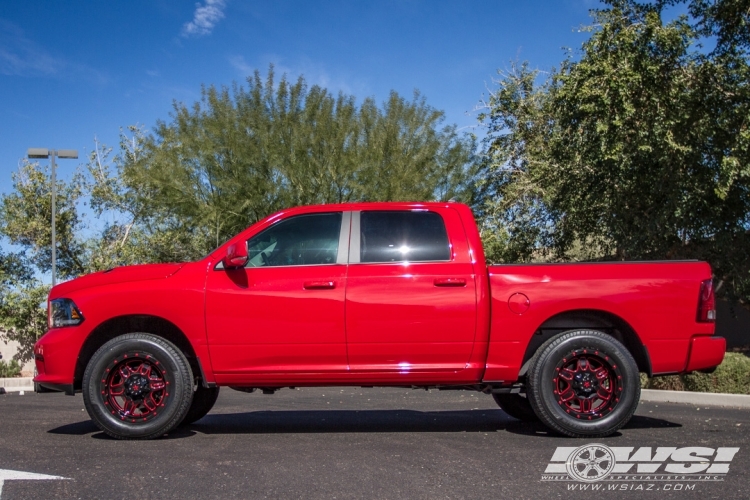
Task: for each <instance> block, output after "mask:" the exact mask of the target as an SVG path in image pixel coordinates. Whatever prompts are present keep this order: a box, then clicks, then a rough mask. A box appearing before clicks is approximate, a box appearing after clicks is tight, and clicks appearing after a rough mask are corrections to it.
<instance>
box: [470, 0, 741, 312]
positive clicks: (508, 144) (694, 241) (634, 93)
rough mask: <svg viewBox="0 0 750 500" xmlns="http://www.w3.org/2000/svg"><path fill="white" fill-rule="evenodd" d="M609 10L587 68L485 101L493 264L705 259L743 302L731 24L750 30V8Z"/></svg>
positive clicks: (529, 73) (585, 50)
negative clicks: (670, 13)
mask: <svg viewBox="0 0 750 500" xmlns="http://www.w3.org/2000/svg"><path fill="white" fill-rule="evenodd" d="M608 3H609V4H610V6H611V7H610V8H608V9H604V10H597V11H593V16H594V20H595V24H594V25H593V26H591V27H590V28H589V29H590V30H591V33H592V35H591V37H590V39H589V40H588V41H586V42H585V43H584V44H583V47H582V50H581V52H580V55H579V57H578V59H574V58H573V56H572V55H571V56H570V57H568V58H567V59H566V60H565V61H563V63H562V64H561V67H560V68H559V69H557V70H553V71H552V72H551V73H550V74H549V76H548V77H547V78H544V79H542V78H541V74H540V73H539V72H537V71H533V70H530V69H529V67H528V65H526V64H523V65H520V66H516V67H514V68H513V69H512V70H511V71H510V72H507V73H504V74H502V77H501V79H500V81H499V82H498V87H497V89H495V91H494V92H493V93H492V94H491V95H490V97H489V100H488V102H487V108H486V110H485V113H483V114H482V115H481V120H482V121H483V122H484V123H485V124H486V125H487V126H488V129H489V134H488V137H487V139H486V141H485V143H484V154H485V158H486V161H487V162H488V163H489V165H490V167H489V168H490V170H491V172H492V173H491V175H490V176H489V177H488V180H487V181H486V184H487V187H486V189H488V190H489V192H491V193H492V197H491V200H490V201H489V202H488V203H487V205H486V206H485V208H484V210H485V213H486V217H485V218H484V224H483V232H484V235H485V239H486V240H488V241H489V242H490V247H491V249H492V252H493V255H492V258H493V259H495V260H501V261H507V260H532V259H562V260H570V259H618V260H622V259H665V258H666V259H684V258H699V259H705V260H708V261H709V262H710V263H711V264H712V265H713V267H714V271H715V273H716V275H717V276H718V278H719V279H720V280H722V281H723V282H724V283H725V284H726V287H725V290H726V291H728V292H729V293H730V295H733V296H735V297H740V298H742V299H743V300H745V301H747V300H749V299H750V272H749V269H750V265H749V264H750V234H749V233H748V229H750V130H749V129H748V125H750V124H749V123H748V120H749V119H750V88H749V86H748V82H750V70H749V68H750V66H749V65H748V58H747V48H748V45H747V43H748V40H747V39H748V37H747V31H744V30H743V29H737V23H736V22H735V21H736V20H735V18H731V19H729V18H727V16H726V15H725V14H726V12H727V9H729V11H731V12H738V11H742V12H744V16H745V17H744V19H745V23H746V21H747V18H748V2H746V1H745V2H741V4H742V8H740V7H739V6H740V2H735V1H722V0H716V1H713V2H708V1H697V0H696V1H693V2H691V3H690V5H689V8H690V12H691V13H692V14H693V16H694V17H692V18H688V17H684V16H683V17H679V18H678V19H676V20H674V21H672V22H669V23H666V24H665V23H664V22H663V20H662V11H663V8H664V7H665V5H666V4H667V3H668V2H656V3H649V4H641V3H636V2H632V1H626V0H612V1H610V2H608ZM669 3H677V2H669ZM742 9H744V10H742ZM727 21H731V22H729V23H727ZM707 36H713V37H715V39H716V40H717V41H718V43H717V45H716V47H715V48H714V49H712V50H710V51H709V50H707V49H706V48H705V45H707V44H708V43H709V42H710V41H711V39H707V38H706V37H707Z"/></svg>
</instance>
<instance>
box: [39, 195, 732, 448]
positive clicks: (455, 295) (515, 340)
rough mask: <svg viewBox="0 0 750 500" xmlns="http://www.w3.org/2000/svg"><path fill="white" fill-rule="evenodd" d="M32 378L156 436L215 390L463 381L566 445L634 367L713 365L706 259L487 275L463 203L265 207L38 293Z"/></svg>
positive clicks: (102, 416) (513, 268)
mask: <svg viewBox="0 0 750 500" xmlns="http://www.w3.org/2000/svg"><path fill="white" fill-rule="evenodd" d="M48 311H49V331H48V332H47V333H46V334H45V335H44V336H43V337H42V338H41V339H40V340H39V341H38V342H37V344H36V346H35V348H34V357H35V360H36V367H37V370H38V375H37V377H36V378H35V381H36V382H37V383H38V384H39V385H40V386H42V387H45V388H48V389H54V390H62V391H65V392H66V393H68V394H75V392H77V391H81V392H83V398H84V403H85V406H86V409H87V410H88V413H89V415H90V416H91V418H92V419H93V421H94V422H95V423H96V425H98V426H99V427H100V428H101V429H102V430H103V431H104V432H106V433H107V434H109V435H111V436H113V437H116V438H123V439H138V438H154V437H158V436H161V435H163V434H164V433H166V432H168V431H170V430H171V429H173V428H174V427H176V426H178V425H180V424H187V423H191V422H194V421H196V420H198V419H199V418H201V417H203V416H204V415H205V414H206V413H208V411H210V409H211V407H212V406H213V404H214V402H215V401H216V398H217V396H218V393H219V388H220V387H221V386H229V387H232V388H234V389H238V390H242V391H248V392H251V391H253V390H255V389H260V390H262V391H263V392H264V393H273V392H274V391H276V390H277V389H280V388H282V387H300V386H334V385H356V386H400V387H420V388H437V389H468V390H476V391H481V392H484V393H487V394H490V395H492V396H493V397H494V398H495V400H496V401H497V403H498V404H499V405H500V407H501V408H502V409H503V410H505V411H506V413H508V414H510V415H511V416H513V417H516V418H520V419H527V420H531V419H539V420H541V421H542V422H543V423H544V424H546V425H547V426H548V427H550V428H551V429H552V430H554V431H556V432H558V433H561V434H564V435H568V436H575V437H584V436H585V437H601V436H605V435H608V434H611V433H613V432H615V431H616V430H617V429H619V428H620V427H622V426H623V425H625V424H626V423H627V422H628V420H629V419H630V417H631V416H632V415H633V412H634V411H635V409H636V407H637V405H638V400H639V398H640V383H639V372H645V373H647V374H649V375H662V374H669V373H685V372H690V371H693V370H707V369H711V368H713V367H715V366H716V365H718V364H719V363H721V361H722V359H723V357H724V351H725V347H726V345H725V341H724V339H723V338H721V337H716V336H714V318H715V311H714V293H713V286H712V281H711V269H710V267H709V265H708V264H706V263H705V262H697V261H691V262H631V263H621V262H616V263H582V264H528V265H515V264H513V265H493V266H487V265H486V262H485V257H484V252H483V250H482V245H481V241H480V237H479V232H478V230H477V226H476V224H475V222H474V218H473V216H472V213H471V210H470V209H469V208H468V207H467V206H465V205H461V204H458V203H355V204H339V205H320V206H307V207H298V208H292V209H289V210H284V211H281V212H279V213H276V214H274V215H271V216H269V217H267V218H265V219H263V220H262V221H260V222H258V223H257V224H254V225H253V226H251V227H250V228H248V229H246V230H245V231H243V232H242V233H240V234H238V235H237V236H235V237H234V238H232V239H231V240H229V241H228V242H227V243H225V244H224V245H222V246H221V247H219V248H218V249H217V250H215V251H214V252H212V253H211V254H210V255H208V256H207V257H205V258H204V259H202V260H199V261H197V262H190V263H182V264H150V265H140V266H128V267H119V268H115V269H111V270H108V271H103V272H98V273H94V274H90V275H87V276H83V277H81V278H78V279H74V280H72V281H68V282H66V283H62V284H60V285H58V286H56V287H54V288H53V289H52V291H51V292H50V295H49V304H48Z"/></svg>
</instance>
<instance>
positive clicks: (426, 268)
mask: <svg viewBox="0 0 750 500" xmlns="http://www.w3.org/2000/svg"><path fill="white" fill-rule="evenodd" d="M476 300H477V298H476V287H475V280H474V275H473V266H472V264H471V260H470V257H469V251H468V245H467V243H466V236H465V233H464V230H463V226H462V225H461V220H460V218H459V215H458V214H457V212H456V211H454V210H453V209H451V208H448V207H445V208H430V210H423V209H418V210H414V209H407V210H393V209H389V210H364V211H361V212H360V211H355V212H353V213H352V233H351V242H350V251H349V271H348V277H347V289H346V301H345V303H346V305H345V308H346V336H347V350H348V359H349V365H350V368H351V370H352V372H353V375H355V376H356V373H357V372H360V373H362V372H380V373H381V374H382V373H383V372H391V373H393V374H394V375H396V376H397V377H398V379H400V380H403V379H404V377H405V376H406V377H407V378H408V376H409V374H413V376H414V377H415V378H418V379H421V380H424V377H425V375H426V374H427V372H436V373H441V372H445V371H458V370H462V369H464V368H465V367H466V363H467V361H468V360H469V357H470V355H471V351H472V347H473V341H474V334H475V329H476Z"/></svg>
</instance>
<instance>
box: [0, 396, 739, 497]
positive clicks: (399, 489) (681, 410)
mask: <svg viewBox="0 0 750 500" xmlns="http://www.w3.org/2000/svg"><path fill="white" fill-rule="evenodd" d="M748 428H750V410H737V409H727V408H716V407H714V408H711V407H709V408H706V407H696V406H692V405H685V404H669V403H641V405H640V407H639V410H638V412H637V413H636V416H635V417H634V418H633V419H632V421H631V423H630V424H629V425H628V426H627V427H626V428H625V429H623V430H622V431H621V432H620V433H618V434H617V435H615V436H612V437H609V438H606V439H600V440H597V441H598V442H601V443H603V444H605V445H607V446H609V447H634V448H635V449H637V448H639V447H646V446H648V447H654V448H656V447H660V446H661V447H667V446H670V447H685V446H701V447H710V448H718V447H739V448H740V451H739V452H738V453H737V454H736V455H735V457H734V459H733V460H732V462H731V464H730V467H729V473H728V474H727V475H726V477H725V478H724V479H723V480H720V481H711V482H705V481H704V482H697V483H696V481H687V480H677V481H674V480H673V481H671V482H670V481H667V482H665V481H654V482H652V483H651V484H652V486H651V488H650V489H649V488H648V485H647V484H646V482H643V481H642V482H627V481H626V482H621V483H618V484H617V487H619V488H622V486H623V485H625V487H626V488H631V489H630V490H627V489H626V490H619V491H603V492H599V493H594V492H586V494H585V495H581V493H583V492H580V491H576V492H572V491H570V487H571V485H573V486H578V483H575V482H572V483H571V482H547V481H542V480H541V478H542V475H543V473H544V471H545V467H546V466H547V464H548V463H549V461H550V459H551V457H552V455H553V453H554V452H555V449H556V448H557V447H558V446H568V447H577V446H581V445H582V444H586V443H587V441H585V440H584V441H581V440H576V439H569V438H562V437H557V436H553V435H550V434H548V433H547V432H546V430H545V428H544V427H542V426H540V425H536V424H526V423H521V422H519V421H517V420H514V419H512V418H510V417H508V416H506V415H505V414H504V413H503V412H502V411H500V410H499V409H498V408H497V407H496V406H495V404H494V402H493V401H492V399H491V398H490V397H489V396H486V395H483V394H478V393H473V392H466V391H434V390H433V391H430V392H429V393H428V392H425V391H421V390H410V389H382V388H374V389H366V388H340V387H335V388H310V389H296V390H290V389H284V390H281V391H279V392H278V393H276V394H275V395H273V396H270V395H262V394H258V393H254V394H244V393H240V392H236V391H232V390H230V389H222V392H221V395H220V397H219V401H218V402H217V404H216V407H215V408H214V410H213V411H212V412H211V413H210V414H209V415H208V416H206V417H205V418H203V419H202V420H200V421H198V422H197V423H195V424H193V425H191V426H188V427H186V428H182V429H179V430H177V431H175V432H173V433H171V434H170V435H168V436H165V437H164V438H162V439H159V440H154V441H148V442H135V441H116V440H113V439H110V438H109V437H107V436H105V435H104V434H103V433H101V432H100V431H99V430H98V429H97V428H96V427H95V426H94V424H93V423H91V421H90V420H89V419H88V415H87V414H86V412H85V411H83V401H82V398H81V396H80V395H77V396H75V397H70V396H64V395H62V394H33V393H31V394H29V393H26V394H25V395H23V396H20V395H18V394H17V393H16V394H12V393H11V394H6V395H2V396H0V469H3V470H6V476H7V470H14V471H24V472H32V473H41V474H49V475H54V476H60V477H63V478H66V479H60V480H23V479H17V480H9V479H6V480H5V481H4V483H3V486H2V491H1V492H0V495H1V498H2V500H12V499H56V498H86V499H88V498H107V499H120V498H122V499H129V500H132V499H133V498H154V499H160V498H164V499H167V498H169V499H172V498H176V499H193V498H195V499H207V498H330V499H341V498H377V499H391V498H394V499H395V498H405V499H406V498H408V499H414V498H425V499H427V498H429V499H434V498H472V499H476V498H513V499H522V498H568V497H571V496H577V497H580V496H591V497H594V496H600V497H605V498H642V497H651V498H659V499H661V498H701V499H709V498H717V499H718V498H722V499H730V498H748V497H749V496H750V491H749V490H748V482H747V474H748V472H750V433H749V432H748ZM0 472H2V471H0ZM0 477H2V476H0ZM601 484H605V483H601ZM667 484H669V485H670V486H668V487H667V486H665V485H667ZM678 484H681V485H682V486H679V487H678V486H676V485H678ZM689 484H692V485H693V486H692V488H691V487H690V486H686V485H689ZM638 485H640V486H641V488H640V489H638ZM644 490H645V491H644ZM667 490H668V491H667ZM675 490H676V491H675Z"/></svg>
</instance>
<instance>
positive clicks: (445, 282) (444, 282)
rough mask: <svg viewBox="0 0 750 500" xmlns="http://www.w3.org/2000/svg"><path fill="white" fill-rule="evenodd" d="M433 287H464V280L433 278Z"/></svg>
mask: <svg viewBox="0 0 750 500" xmlns="http://www.w3.org/2000/svg"><path fill="white" fill-rule="evenodd" d="M435 286H456V287H458V286H466V280H465V279H464V278H435Z"/></svg>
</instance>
